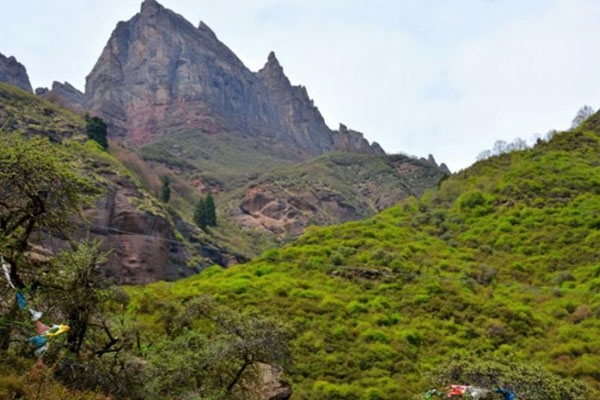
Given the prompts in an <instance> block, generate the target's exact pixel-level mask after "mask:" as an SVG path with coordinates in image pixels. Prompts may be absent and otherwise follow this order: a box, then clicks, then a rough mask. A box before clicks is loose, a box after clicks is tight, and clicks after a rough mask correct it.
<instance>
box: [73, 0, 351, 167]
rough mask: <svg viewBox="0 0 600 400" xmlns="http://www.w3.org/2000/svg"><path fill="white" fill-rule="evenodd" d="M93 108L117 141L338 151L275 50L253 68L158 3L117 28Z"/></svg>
mask: <svg viewBox="0 0 600 400" xmlns="http://www.w3.org/2000/svg"><path fill="white" fill-rule="evenodd" d="M85 105H86V107H87V108H88V109H89V111H90V112H92V113H94V114H96V115H99V116H101V117H103V118H105V119H106V120H107V121H108V122H109V134H110V135H111V136H112V137H113V138H117V139H121V140H124V141H126V142H128V143H129V144H132V145H134V146H135V145H143V144H146V143H149V142H151V141H153V140H155V139H157V138H159V137H161V136H164V135H168V134H169V133H170V132H178V131H182V130H195V131H197V132H204V133H210V134H215V133H220V132H222V133H234V134H241V135H244V136H246V135H250V136H254V137H256V140H257V143H260V144H261V145H263V146H273V147H280V146H286V147H287V148H294V149H297V154H298V159H307V158H310V157H312V156H315V155H320V154H323V153H326V152H328V151H332V150H335V149H336V147H335V144H334V139H333V136H334V132H333V131H331V130H330V129H329V128H328V127H327V125H326V124H325V120H324V119H323V117H322V115H321V113H320V112H319V110H318V109H317V108H316V107H315V106H314V103H313V101H312V100H311V99H310V97H309V96H308V92H307V90H306V88H304V87H302V86H293V85H292V84H291V83H290V81H289V79H288V78H287V77H286V75H285V73H284V71H283V68H282V66H281V64H280V63H279V61H278V60H277V57H276V56H275V53H273V52H271V53H270V54H269V57H268V60H267V63H266V64H265V66H264V67H263V68H262V69H261V70H260V71H259V72H257V73H252V72H251V71H250V70H249V69H248V68H247V67H246V66H245V65H244V64H243V63H242V61H240V59H239V58H238V57H237V56H236V55H235V54H234V53H233V52H232V51H231V50H230V49H229V48H228V47H227V46H226V45H225V44H223V43H222V42H220V41H219V40H218V39H217V36H216V35H215V34H214V32H213V31H212V30H211V29H210V28H209V27H208V26H207V25H206V24H205V23H204V22H200V24H199V26H198V27H197V28H196V27H195V26H194V25H192V24H191V23H189V22H188V21H187V20H186V19H185V18H184V17H182V16H180V15H179V14H176V13H175V12H173V11H171V10H169V9H166V8H164V7H162V6H161V5H160V4H159V3H157V2H156V1H155V0H145V1H144V2H143V3H142V7H141V12H140V13H139V14H137V15H136V16H134V17H133V18H131V19H130V20H129V21H126V22H123V23H119V24H118V25H117V28H116V29H115V31H114V32H113V34H112V36H111V38H110V39H109V41H108V43H107V45H106V47H105V48H104V50H103V52H102V54H101V56H100V58H99V59H98V62H97V63H96V65H95V66H94V69H93V70H92V72H91V73H90V74H89V76H88V77H87V81H86V101H85ZM349 143H350V142H349ZM348 149H349V151H352V150H351V149H350V148H348ZM354 150H356V151H363V149H362V147H361V149H354Z"/></svg>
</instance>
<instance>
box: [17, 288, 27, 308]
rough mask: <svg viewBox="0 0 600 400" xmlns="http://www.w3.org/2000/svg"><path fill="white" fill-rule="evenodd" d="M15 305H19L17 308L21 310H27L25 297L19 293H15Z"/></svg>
mask: <svg viewBox="0 0 600 400" xmlns="http://www.w3.org/2000/svg"><path fill="white" fill-rule="evenodd" d="M17 303H18V304H19V308H20V309H21V310H24V309H26V308H27V301H26V300H25V295H24V294H23V293H21V292H17Z"/></svg>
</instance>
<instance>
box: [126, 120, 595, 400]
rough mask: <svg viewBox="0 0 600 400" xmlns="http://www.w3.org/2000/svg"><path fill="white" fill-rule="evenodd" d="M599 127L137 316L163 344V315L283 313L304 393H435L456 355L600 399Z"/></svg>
mask: <svg viewBox="0 0 600 400" xmlns="http://www.w3.org/2000/svg"><path fill="white" fill-rule="evenodd" d="M596 123H597V121H596V120H595V119H594V118H592V119H591V120H589V121H588V122H587V123H586V124H585V125H584V126H582V127H580V128H578V129H576V130H574V131H571V132H565V133H560V134H557V135H555V136H554V138H553V139H552V140H551V141H550V142H548V143H546V142H541V143H539V144H538V145H537V146H536V147H535V148H534V149H531V150H524V151H518V152H512V153H508V154H503V155H501V156H498V157H492V158H490V159H488V160H485V161H481V162H478V163H477V164H475V165H474V166H472V167H471V168H469V169H467V170H465V171H462V172H460V173H459V174H457V175H455V176H453V177H451V178H449V179H448V180H446V181H445V182H444V183H443V184H442V185H441V187H440V189H439V190H437V191H432V192H429V193H427V194H426V195H425V196H423V197H422V198H421V199H420V200H417V199H414V198H413V199H410V200H407V201H404V202H402V203H400V204H399V205H397V206H395V207H392V208H391V209H388V210H386V211H384V212H382V213H380V214H379V215H377V216H376V217H374V218H371V219H369V220H366V221H362V222H353V223H348V224H345V225H341V226H333V227H328V228H314V229H311V230H310V231H309V232H307V233H306V234H305V235H304V236H303V237H301V238H300V239H299V240H298V241H296V242H294V243H293V244H291V245H288V246H286V247H284V248H282V249H279V250H272V251H268V252H267V253H265V254H264V255H263V256H262V257H260V258H258V259H256V260H255V261H253V262H251V263H249V264H246V265H241V266H237V267H233V268H231V269H229V270H222V269H219V268H213V269H210V270H207V271H205V272H204V273H202V274H200V275H199V276H196V277H192V278H189V279H187V280H184V281H180V282H176V283H172V284H159V285H150V286H148V287H146V288H132V289H131V290H130V293H131V296H132V306H131V307H130V308H129V313H130V315H131V317H132V318H138V319H139V318H142V319H143V320H145V321H148V323H149V324H150V325H149V326H152V327H153V329H154V330H153V335H156V337H164V335H166V327H165V325H164V323H163V322H162V319H161V317H160V316H161V315H165V313H166V312H168V311H167V310H168V309H169V307H173V305H174V304H184V303H185V302H186V301H189V300H190V299H192V298H194V297H195V296H198V295H206V294H210V295H212V296H213V297H214V299H215V300H216V301H217V302H219V303H222V304H226V305H230V306H234V307H241V308H245V309H257V310H260V311H261V312H264V313H268V314H272V315H277V316H280V317H281V318H284V319H285V320H287V321H289V322H290V323H291V324H292V326H293V329H294V331H295V333H296V334H295V337H294V339H293V341H292V354H293V360H294V363H293V368H292V369H290V370H289V372H290V375H291V379H292V380H293V383H294V388H295V396H294V398H296V399H315V398H327V399H361V398H363V399H387V398H390V399H393V398H406V394H407V393H424V392H425V390H426V389H428V388H429V386H430V385H431V384H432V383H431V382H430V381H429V380H428V379H425V378H424V376H425V373H426V372H428V371H431V370H434V369H436V368H437V367H439V366H443V365H445V364H446V363H447V362H448V361H449V360H450V358H451V357H452V356H453V355H454V354H459V355H460V354H470V355H473V354H475V355H490V356H494V357H495V358H496V359H499V360H504V361H505V362H506V363H510V362H513V361H517V362H527V363H529V364H531V363H539V364H540V365H542V366H543V367H544V368H545V369H546V370H547V371H550V372H552V373H556V374H558V375H560V376H563V377H572V378H575V379H577V380H578V381H580V382H583V383H585V384H586V385H587V386H588V387H589V388H590V390H592V391H597V390H598V389H599V388H600V384H599V382H600V369H599V368H598V365H600V331H599V330H598V328H599V327H600V297H599V296H598V294H597V293H598V287H599V285H600V256H599V250H600V161H599V160H600V136H599V135H598V131H597V130H596ZM149 304H150V305H151V306H148V305H149ZM142 307H144V308H146V309H148V308H149V309H150V310H152V311H151V312H144V311H141V310H142ZM506 383H507V384H510V382H506ZM557 398H558V397H557ZM590 398H594V397H593V396H592V397H590Z"/></svg>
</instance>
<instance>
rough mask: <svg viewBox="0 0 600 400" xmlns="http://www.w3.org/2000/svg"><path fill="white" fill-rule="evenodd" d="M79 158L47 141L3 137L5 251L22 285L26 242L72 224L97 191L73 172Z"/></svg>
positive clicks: (0, 217)
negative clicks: (39, 232) (21, 276)
mask: <svg viewBox="0 0 600 400" xmlns="http://www.w3.org/2000/svg"><path fill="white" fill-rule="evenodd" d="M75 164H76V160H75V159H74V157H72V156H71V155H70V154H69V153H68V152H66V151H64V149H62V148H60V147H59V146H55V145H51V144H50V142H49V141H48V140H47V139H45V138H35V139H30V140H27V139H23V138H21V137H19V136H15V135H4V136H3V137H2V138H0V193H1V194H2V195H1V196H0V253H1V254H3V255H4V257H5V258H7V260H8V261H9V262H10V263H11V265H12V271H11V275H12V277H13V279H14V280H15V281H16V284H17V285H18V286H22V285H23V283H22V282H21V278H20V273H19V270H20V269H21V265H22V264H27V262H26V260H23V255H24V252H25V250H26V249H27V244H28V242H29V240H30V238H31V237H32V235H34V234H35V233H36V232H38V231H39V230H46V231H51V232H52V231H61V230H67V229H68V228H70V227H72V226H73V220H72V218H73V215H74V214H77V213H78V212H79V211H80V210H81V208H82V206H84V205H89V204H90V201H91V198H92V197H91V196H92V195H93V194H95V193H97V189H96V188H95V187H94V185H93V182H92V181H91V180H90V179H88V178H86V177H84V176H82V175H83V174H81V173H78V171H77V169H76V168H74V166H75Z"/></svg>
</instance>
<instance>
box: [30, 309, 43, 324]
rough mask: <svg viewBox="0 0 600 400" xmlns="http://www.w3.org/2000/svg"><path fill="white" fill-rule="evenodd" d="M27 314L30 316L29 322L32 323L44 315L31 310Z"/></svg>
mask: <svg viewBox="0 0 600 400" xmlns="http://www.w3.org/2000/svg"><path fill="white" fill-rule="evenodd" d="M29 313H30V314H31V320H32V321H33V322H37V321H39V320H40V318H42V315H44V314H42V313H41V312H40V311H35V310H32V309H31V308H30V309H29Z"/></svg>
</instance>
